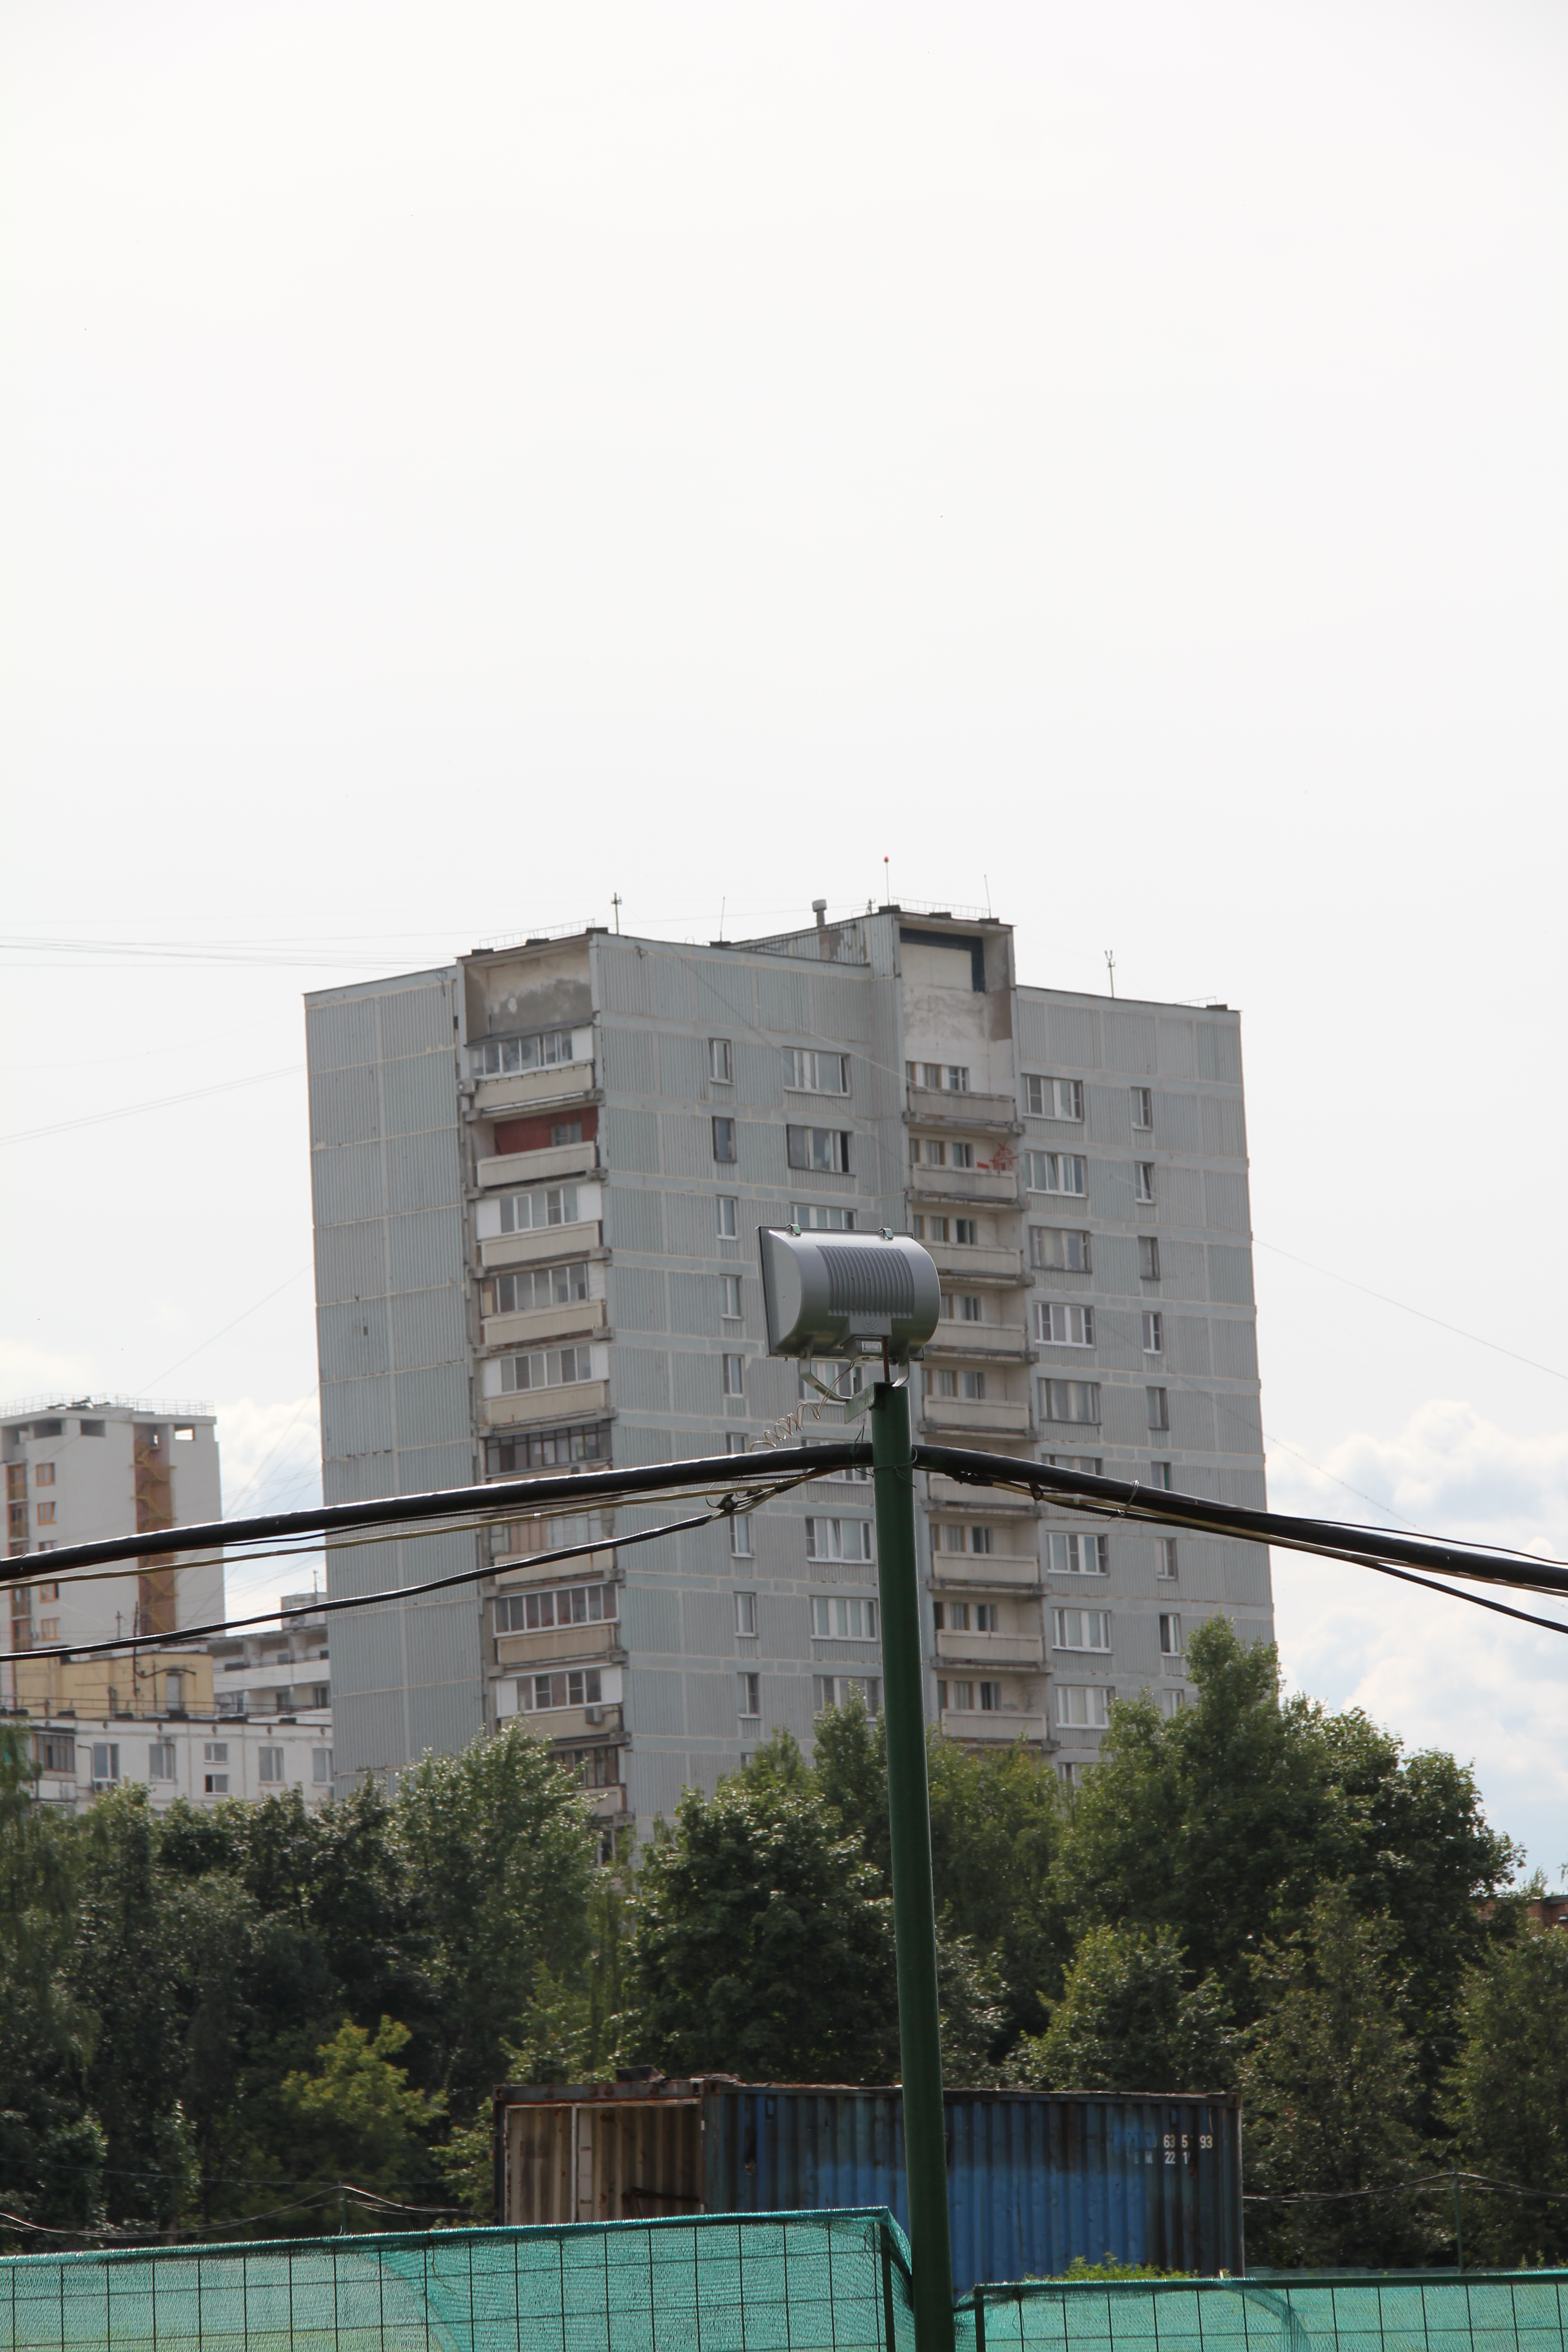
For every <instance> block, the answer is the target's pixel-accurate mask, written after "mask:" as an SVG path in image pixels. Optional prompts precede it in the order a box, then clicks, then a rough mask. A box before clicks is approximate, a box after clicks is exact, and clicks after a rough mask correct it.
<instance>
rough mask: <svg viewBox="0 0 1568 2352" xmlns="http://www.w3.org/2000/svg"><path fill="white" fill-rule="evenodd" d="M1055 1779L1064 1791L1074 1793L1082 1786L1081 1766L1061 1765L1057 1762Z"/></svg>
mask: <svg viewBox="0 0 1568 2352" xmlns="http://www.w3.org/2000/svg"><path fill="white" fill-rule="evenodd" d="M1057 1778H1058V1780H1059V1781H1060V1782H1061V1784H1062V1787H1063V1788H1064V1789H1068V1790H1073V1791H1074V1792H1075V1793H1076V1792H1077V1790H1079V1789H1081V1788H1082V1786H1083V1766H1082V1765H1081V1764H1063V1763H1060V1762H1058V1765H1057Z"/></svg>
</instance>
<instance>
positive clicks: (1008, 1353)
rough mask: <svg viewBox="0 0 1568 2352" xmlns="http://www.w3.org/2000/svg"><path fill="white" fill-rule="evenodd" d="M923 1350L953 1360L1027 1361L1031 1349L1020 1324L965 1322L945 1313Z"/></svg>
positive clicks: (927, 1353)
mask: <svg viewBox="0 0 1568 2352" xmlns="http://www.w3.org/2000/svg"><path fill="white" fill-rule="evenodd" d="M925 1353H926V1355H927V1356H928V1357H932V1356H941V1357H943V1358H945V1357H949V1356H951V1357H952V1359H953V1360H954V1361H955V1362H957V1361H959V1360H963V1361H965V1362H968V1363H977V1362H978V1363H996V1362H1006V1363H1012V1364H1026V1363H1028V1362H1029V1361H1030V1360H1031V1357H1032V1353H1033V1350H1032V1349H1031V1347H1030V1344H1029V1335H1028V1333H1027V1332H1026V1330H1025V1328H1024V1327H1023V1325H1022V1324H1021V1323H965V1322H963V1321H962V1320H961V1319H960V1318H958V1317H957V1316H946V1315H944V1316H943V1317H942V1321H941V1322H940V1323H939V1324H938V1325H937V1327H936V1330H935V1332H934V1333H933V1334H932V1336H931V1339H928V1340H927V1341H926V1344H925Z"/></svg>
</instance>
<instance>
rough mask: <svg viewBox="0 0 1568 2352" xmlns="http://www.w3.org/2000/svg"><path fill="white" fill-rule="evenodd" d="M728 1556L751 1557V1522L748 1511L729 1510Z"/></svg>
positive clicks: (734, 1557)
mask: <svg viewBox="0 0 1568 2352" xmlns="http://www.w3.org/2000/svg"><path fill="white" fill-rule="evenodd" d="M730 1557H731V1559H751V1557H752V1522H751V1517H750V1515H749V1514H748V1513H743V1512H741V1511H734V1512H731V1517H730Z"/></svg>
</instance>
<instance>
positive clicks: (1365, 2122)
mask: <svg viewBox="0 0 1568 2352" xmlns="http://www.w3.org/2000/svg"><path fill="white" fill-rule="evenodd" d="M1255 1975H1256V1978H1257V1980H1258V1990H1259V1994H1260V1996H1261V2000H1262V2004H1263V2006H1262V2013H1261V2015H1260V2016H1259V2017H1258V2021H1257V2022H1256V2023H1255V2024H1254V2025H1253V2027H1252V2029H1251V2032H1249V2034H1248V2036H1247V2051H1246V2055H1245V2057H1244V2059H1243V2061H1242V2067H1241V2087H1242V2095H1243V2099H1244V2101H1245V2105H1246V2111H1247V2188H1248V2189H1249V2191H1251V2192H1252V2193H1253V2194H1254V2195H1258V2196H1261V2197H1268V2198H1270V2199H1280V2200H1285V2199H1288V2198H1296V2197H1300V2198H1305V2199H1306V2200H1309V2201H1305V2202H1302V2203H1299V2204H1298V2203H1289V2202H1285V2201H1280V2202H1269V2203H1266V2204H1258V2205H1255V2206H1253V2207H1252V2209H1251V2213H1250V2215H1249V2218H1248V2221H1247V2239H1248V2249H1249V2251H1256V2252H1258V2253H1260V2254H1264V2255H1265V2256H1266V2258H1267V2259H1268V2261H1269V2262H1270V2263H1275V2264H1283V2265H1287V2266H1290V2265H1321V2264H1336V2263H1342V2264H1347V2265H1350V2266H1352V2267H1360V2266H1363V2265H1368V2264H1371V2265H1382V2264H1389V2265H1400V2264H1408V2263H1414V2262H1418V2261H1420V2260H1421V2259H1422V2257H1423V2256H1424V2255H1425V2254H1427V2253H1429V2252H1430V2251H1431V2249H1432V2246H1433V2243H1434V2233H1433V2224H1432V2222H1431V2220H1430V2218H1429V2214H1428V2212H1427V2210H1426V2208H1425V2207H1424V2206H1423V2204H1422V2203H1421V2202H1420V2201H1419V2200H1413V2199H1411V2198H1409V2197H1390V2196H1369V2195H1367V2194H1365V2193H1364V2192H1366V2191H1367V2190H1369V2189H1386V2188H1388V2187H1389V2186H1390V2184H1392V2183H1394V2182H1395V2181H1404V2180H1409V2179H1413V2178H1414V2177H1415V2175H1416V2174H1418V2173H1421V2172H1424V2171H1430V2170H1431V2168H1432V2167H1431V2165H1430V2163H1429V2162H1428V2161H1426V2160H1425V2158H1424V2150H1423V2144H1422V2141H1421V2138H1420V2136H1419V2134H1418V2132H1417V2130H1416V2117H1417V2115H1418V2113H1419V2109H1420V2102H1421V2083H1420V2067H1419V2053H1418V2048H1417V2044H1416V2041H1415V2036H1414V2034H1412V2033H1411V2032H1409V2031H1408V2029H1407V2026H1406V2023H1405V1994H1406V1990H1407V1979H1406V1977H1405V1973H1404V1971H1403V1969H1402V1967H1401V1959H1400V1938H1399V1935H1398V1931H1397V1929H1396V1927H1394V1923H1393V1922H1392V1921H1391V1920H1388V1919H1386V1918H1378V1917H1375V1916H1372V1917H1369V1916H1366V1915H1365V1914H1364V1913H1363V1912H1361V1911H1359V1910H1358V1909H1357V1908H1356V1905H1355V1900H1354V1895H1353V1893H1352V1889H1351V1888H1349V1887H1345V1886H1334V1887H1327V1888H1325V1889H1324V1890H1323V1891H1322V1892H1321V1894H1320V1895H1318V1896H1317V1898H1316V1899H1315V1901H1314V1902H1313V1904H1312V1905H1311V1907H1310V1911H1309V1912H1308V1915H1307V1918H1306V1921H1305V1923H1304V1925H1303V1926H1301V1927H1298V1928H1296V1929H1294V1930H1293V1931H1292V1932H1291V1934H1290V1935H1289V1936H1288V1937H1285V1938H1284V1939H1283V1941H1282V1942H1280V1943H1278V1944H1269V1945H1268V1946H1266V1947H1265V1948H1264V1950H1263V1951H1262V1953H1260V1954H1259V1956H1258V1960H1257V1962H1256V1963H1255Z"/></svg>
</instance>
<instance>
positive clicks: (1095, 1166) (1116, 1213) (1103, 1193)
mask: <svg viewBox="0 0 1568 2352" xmlns="http://www.w3.org/2000/svg"><path fill="white" fill-rule="evenodd" d="M1165 1172H1166V1171H1164V1170H1163V1169H1162V1170H1161V1171H1160V1173H1161V1176H1163V1175H1164V1174H1165ZM1156 1181H1158V1180H1156ZM1028 1201H1029V1213H1030V1215H1031V1216H1052V1217H1059V1218H1060V1219H1061V1220H1062V1222H1063V1223H1068V1222H1070V1220H1071V1218H1072V1215H1073V1213H1074V1210H1075V1209H1077V1210H1078V1211H1079V1213H1080V1214H1081V1213H1082V1212H1083V1211H1084V1210H1087V1211H1088V1212H1089V1215H1090V1216H1092V1217H1107V1218H1114V1219H1115V1220H1116V1222H1117V1223H1119V1224H1125V1223H1128V1222H1129V1221H1130V1219H1131V1216H1132V1213H1133V1203H1132V1162H1131V1160H1090V1161H1089V1197H1088V1199H1087V1200H1076V1199H1075V1198H1074V1196H1073V1195H1071V1194H1070V1193H1069V1194H1066V1195H1061V1194H1058V1193H1054V1192H1031V1193H1030V1194H1029V1196H1028Z"/></svg>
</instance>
